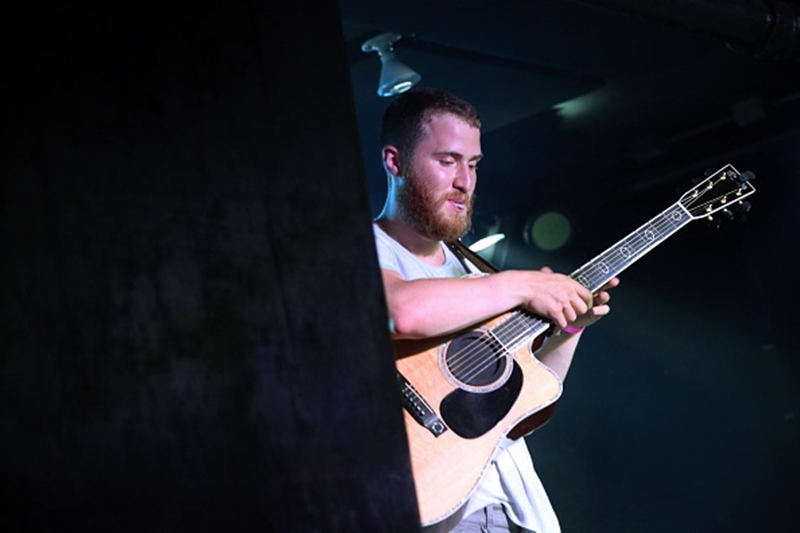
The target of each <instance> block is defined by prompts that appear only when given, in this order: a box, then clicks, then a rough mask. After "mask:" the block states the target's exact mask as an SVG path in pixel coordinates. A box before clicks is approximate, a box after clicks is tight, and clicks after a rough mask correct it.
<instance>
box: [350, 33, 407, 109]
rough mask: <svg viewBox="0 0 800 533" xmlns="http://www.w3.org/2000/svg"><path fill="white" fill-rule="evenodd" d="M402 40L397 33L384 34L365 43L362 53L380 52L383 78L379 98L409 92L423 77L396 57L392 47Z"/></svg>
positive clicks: (379, 88) (379, 84)
mask: <svg viewBox="0 0 800 533" xmlns="http://www.w3.org/2000/svg"><path fill="white" fill-rule="evenodd" d="M398 40H400V35H399V34H397V33H382V34H380V35H376V36H375V37H373V38H371V39H368V40H366V41H364V44H362V45H361V51H362V52H378V57H380V58H381V78H380V81H379V82H378V96H394V95H396V94H400V93H402V92H404V91H407V90H409V89H410V88H411V87H413V86H414V85H416V84H417V83H418V82H419V80H420V79H422V77H421V76H420V75H419V74H417V73H416V72H414V71H413V70H412V69H411V68H409V67H408V66H407V65H406V64H405V63H402V62H401V61H400V60H399V59H397V57H396V56H395V55H394V50H393V48H392V45H393V44H394V43H395V42H397V41H398Z"/></svg>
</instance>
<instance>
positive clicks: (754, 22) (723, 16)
mask: <svg viewBox="0 0 800 533" xmlns="http://www.w3.org/2000/svg"><path fill="white" fill-rule="evenodd" d="M574 1H577V2H579V3H582V4H590V5H594V6H598V7H602V8H606V9H609V10H612V11H617V12H622V13H627V14H631V15H638V16H641V17H645V18H649V19H654V20H663V21H667V22H669V23H672V24H677V25H679V26H685V27H687V28H689V29H691V30H693V31H696V32H700V33H705V34H708V35H711V36H713V37H716V38H719V39H722V40H724V41H725V42H726V44H728V46H729V47H730V48H732V49H734V50H737V51H741V52H748V53H751V54H755V55H762V56H770V57H775V58H780V59H798V58H800V5H798V2H795V1H789V0H670V1H669V2H644V1H642V0H574Z"/></svg>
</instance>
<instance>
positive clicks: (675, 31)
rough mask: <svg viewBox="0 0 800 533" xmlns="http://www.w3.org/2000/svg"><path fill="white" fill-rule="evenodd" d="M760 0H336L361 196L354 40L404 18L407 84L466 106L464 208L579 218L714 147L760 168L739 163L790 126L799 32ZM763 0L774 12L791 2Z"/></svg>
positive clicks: (670, 182)
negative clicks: (468, 164)
mask: <svg viewBox="0 0 800 533" xmlns="http://www.w3.org/2000/svg"><path fill="white" fill-rule="evenodd" d="M637 3H639V4H644V5H643V6H637V5H636V4H637ZM647 4H650V5H649V6H648V5H647ZM767 4H770V2H763V3H761V2H742V1H736V0H731V1H729V2H727V3H726V2H725V1H719V0H717V1H707V0H704V1H700V0H694V1H687V0H684V1H675V2H644V3H642V2H634V1H632V0H628V1H624V0H623V1H619V0H617V1H613V0H612V1H608V0H606V1H597V0H595V1H569V0H534V1H526V2H519V1H507V0H500V1H496V0H495V1H488V0H462V1H457V2H456V1H453V2H430V1H425V0H410V1H404V2H392V3H389V2H376V1H370V0H341V2H340V5H341V12H342V23H343V29H344V34H345V39H346V41H347V46H348V58H349V62H350V72H351V78H352V83H353V92H354V99H355V104H356V107H357V112H358V120H359V125H360V128H361V136H362V146H363V149H364V156H365V168H366V169H367V173H368V176H369V182H370V191H371V197H372V203H373V209H374V210H376V211H377V210H379V209H380V207H381V205H382V199H383V194H384V189H383V186H384V183H383V182H384V176H383V173H382V170H381V166H380V161H379V158H378V152H377V148H376V140H375V139H376V138H377V131H378V130H377V128H378V122H379V119H380V114H381V112H382V110H383V108H384V106H385V105H386V104H387V99H385V98H380V97H378V95H377V94H376V88H377V80H378V75H379V72H380V63H379V61H378V56H377V54H375V53H374V52H370V53H364V52H362V51H361V44H362V43H363V42H364V41H365V40H366V39H368V38H370V37H372V36H375V35H377V34H380V33H383V32H388V31H391V32H397V33H400V34H402V36H403V37H402V39H401V40H400V41H399V42H397V44H396V45H395V52H396V53H397V55H398V57H399V58H400V59H401V60H403V61H404V62H405V63H407V64H408V65H410V66H411V67H412V68H414V69H415V70H416V71H417V72H419V73H420V74H421V75H422V81H421V82H420V85H427V86H436V87H444V88H447V89H450V90H452V91H454V92H456V93H457V94H459V95H461V96H463V97H465V98H466V99H468V100H470V101H471V102H472V103H473V104H474V105H475V106H476V107H477V108H478V110H479V112H480V114H481V116H482V118H483V121H484V128H483V130H484V138H483V144H484V153H485V156H486V157H485V160H484V161H483V162H482V164H481V172H480V176H481V178H480V180H481V181H480V184H479V187H478V195H479V201H478V209H477V215H476V222H478V223H479V222H480V221H481V217H482V216H483V217H487V218H492V217H495V216H502V217H506V218H513V219H515V220H516V221H517V222H516V223H515V224H516V225H517V226H518V225H521V224H524V220H526V219H527V218H528V217H530V216H532V215H533V214H535V213H536V212H537V210H541V209H545V208H546V207H547V204H559V205H562V206H563V208H565V209H571V210H572V211H571V216H573V217H575V216H577V217H579V218H580V217H584V216H587V215H589V214H592V213H593V214H595V215H596V214H597V213H599V212H601V211H603V210H608V209H616V208H618V207H619V203H620V202H627V201H631V200H633V201H635V200H640V201H644V200H645V199H648V196H647V194H648V192H650V191H653V192H652V194H653V195H655V194H657V193H655V192H654V191H655V189H657V188H658V187H659V186H669V188H670V189H669V190H670V193H671V195H670V196H669V197H667V198H663V199H661V202H662V203H665V202H670V203H671V202H672V201H674V200H676V197H675V196H674V194H673V193H674V192H675V191H676V190H680V189H681V188H682V187H684V188H688V187H689V186H690V185H691V183H690V180H691V179H692V178H694V177H696V176H699V175H702V172H703V171H705V170H707V169H710V168H714V169H716V168H719V167H720V166H722V165H723V164H725V163H732V164H733V165H734V166H736V167H737V168H739V170H748V169H750V170H753V171H754V172H756V174H757V175H760V173H761V172H762V171H768V172H770V171H771V169H766V168H764V167H763V164H762V165H761V166H760V167H759V168H748V165H751V164H757V163H760V162H761V161H760V160H759V157H758V156H760V155H762V154H764V153H766V152H768V151H770V150H782V149H783V147H784V145H785V144H786V142H787V137H789V136H794V138H795V139H796V136H797V133H798V128H799V127H800V72H799V71H798V67H800V62H798V61H797V56H798V54H797V51H798V50H799V49H800V47H798V38H797V35H794V34H792V33H791V31H788V30H783V31H782V33H781V34H778V32H777V30H772V31H773V33H772V34H771V33H770V31H771V30H770V26H769V23H770V20H772V19H770V11H769V7H768V5H767ZM772 4H774V5H775V6H777V8H783V10H781V9H778V13H779V14H781V13H784V12H785V10H786V7H787V6H791V5H792V4H790V3H788V2H785V1H776V2H772ZM726 6H727V7H726ZM742 6H745V7H746V8H745V7H742ZM748 6H749V7H748ZM631 9H635V10H640V11H641V12H640V13H637V14H632V13H631V12H625V11H630V10H631ZM799 10H800V9H799ZM773 18H774V19H775V20H778V21H779V22H780V21H783V20H787V18H786V16H785V15H782V16H781V17H779V18H775V17H773ZM781 143H783V145H781V146H778V145H780V144H781ZM784 155H787V154H786V151H785V150H783V151H782V152H781V153H780V155H776V154H774V153H772V152H770V154H769V156H770V161H772V160H773V159H774V157H776V156H777V157H783V156H784ZM788 156H794V153H791V154H788ZM794 162H795V163H796V162H797V160H796V159H795V161H794ZM771 179H780V178H779V177H778V176H772V177H771ZM649 199H650V200H652V201H654V202H656V203H657V202H658V200H659V198H658V197H656V196H650V197H649ZM646 207H647V206H646V205H645V206H643V207H642V209H643V211H642V213H638V214H639V215H640V218H641V216H644V215H645V214H646V213H647V211H646V210H645V209H646ZM653 214H655V213H653ZM620 216H622V215H620ZM634 221H635V222H640V220H638V219H629V220H628V223H629V224H631V223H633V222H634ZM578 224H580V221H578ZM631 229H632V228H631ZM620 236H621V235H620Z"/></svg>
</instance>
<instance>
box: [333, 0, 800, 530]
mask: <svg viewBox="0 0 800 533" xmlns="http://www.w3.org/2000/svg"><path fill="white" fill-rule="evenodd" d="M340 6H341V13H342V24H343V30H344V35H345V39H346V44H347V51H348V59H349V66H350V74H351V80H352V86H353V96H354V101H355V105H356V109H357V114H358V122H359V127H360V131H361V133H360V134H361V142H362V148H363V154H364V167H365V169H366V172H367V176H368V180H369V188H370V195H371V201H372V207H373V210H374V211H375V213H376V214H377V212H378V211H379V210H380V208H381V206H382V202H383V196H384V194H385V183H384V181H385V177H384V175H383V171H382V168H381V163H380V159H379V152H378V147H377V141H376V139H377V136H378V124H379V119H380V115H381V112H382V110H383V108H384V107H385V105H386V104H387V99H385V98H380V97H378V95H377V94H376V89H377V81H378V75H379V72H380V63H379V61H378V57H377V55H376V54H375V53H364V52H362V51H361V49H360V47H361V44H362V43H363V42H364V41H365V40H367V39H368V38H370V37H373V36H375V35H377V34H380V33H384V32H397V33H401V34H402V35H403V38H402V39H401V40H400V41H399V42H398V43H397V44H396V46H395V51H396V53H397V55H398V57H399V58H400V59H401V60H403V61H404V62H406V63H407V64H408V65H409V66H411V67H412V68H414V69H415V70H416V71H417V72H419V73H420V74H421V75H422V81H421V85H426V86H436V87H443V88H447V89H450V90H452V91H454V92H456V93H457V94H460V95H461V96H463V97H465V98H466V99H468V100H470V101H471V102H472V103H473V104H474V105H475V106H476V107H477V109H478V111H479V112H480V113H481V115H482V117H483V121H484V128H483V132H484V135H483V139H482V142H483V152H484V155H485V158H484V160H483V161H482V162H481V168H480V171H479V183H478V189H477V194H478V200H477V204H476V216H475V222H476V223H475V229H474V231H473V233H472V234H471V235H468V236H467V237H466V238H465V240H467V241H468V242H469V241H471V240H472V239H475V238H477V237H480V236H482V234H483V232H485V231H486V230H487V228H488V227H489V226H491V225H492V224H499V226H496V227H495V228H494V229H498V227H499V229H500V230H501V231H503V232H504V233H506V234H507V236H508V238H507V239H506V240H505V241H503V242H502V243H501V244H499V245H497V246H496V247H495V248H494V249H493V250H492V251H490V252H488V255H489V258H490V259H491V260H492V261H493V262H494V263H495V264H497V266H499V267H500V268H511V267H515V268H517V267H519V268H538V267H539V266H541V265H542V264H546V265H550V266H552V267H554V268H555V269H557V270H560V271H566V272H570V271H571V269H573V268H575V267H578V266H579V265H581V264H583V262H584V261H587V260H589V259H590V258H591V257H593V256H595V255H596V254H598V253H599V252H601V251H602V250H603V249H605V248H607V247H608V246H610V245H612V244H613V243H614V242H616V241H617V240H618V239H620V238H622V237H624V236H625V235H627V234H628V233H629V232H631V231H633V230H634V229H635V228H636V227H638V226H639V224H641V223H643V222H645V221H647V220H648V219H650V218H651V217H654V216H655V215H656V214H657V213H659V212H660V211H661V210H662V209H664V208H666V207H667V206H669V205H671V204H672V203H673V202H675V201H677V199H678V197H679V193H680V192H683V191H685V190H687V189H688V188H690V187H692V184H693V181H692V180H693V179H694V180H696V179H697V178H700V177H702V176H703V173H704V171H706V170H708V169H717V168H719V167H721V166H723V165H724V164H726V163H731V164H733V165H734V166H735V167H736V168H738V169H739V170H740V171H745V170H751V171H753V172H754V173H755V175H756V177H757V179H756V180H755V182H754V184H755V186H756V189H757V193H756V194H755V195H754V196H753V198H752V206H753V207H752V209H751V211H750V212H749V213H747V214H746V215H745V216H739V217H737V219H736V220H735V221H733V222H732V223H728V224H724V225H723V226H722V227H720V228H713V227H711V226H709V225H706V224H704V223H700V224H697V225H695V224H692V225H691V226H692V227H691V228H689V229H687V230H685V231H682V232H681V234H680V236H677V237H676V238H675V239H674V242H670V243H667V244H665V245H664V246H662V247H659V248H658V249H657V250H655V251H653V252H652V253H651V255H649V256H648V257H647V258H645V260H644V261H642V264H641V265H636V268H631V269H630V270H629V271H627V272H626V273H624V275H623V276H622V280H623V284H622V286H621V287H620V288H619V289H617V290H616V291H615V295H614V300H613V302H614V309H615V311H614V313H612V316H611V317H609V318H608V319H606V320H604V322H603V323H602V324H603V325H602V327H600V328H597V330H596V331H594V332H593V333H592V341H591V342H588V343H583V344H582V348H581V350H582V354H581V357H580V364H579V365H574V368H575V366H577V368H575V369H574V370H572V371H571V373H570V379H569V384H568V387H567V392H566V395H565V397H564V399H562V402H561V405H562V407H560V408H559V409H561V411H560V413H561V414H560V415H559V417H558V419H557V420H558V421H557V422H556V423H555V424H553V425H548V428H547V429H545V430H544V431H543V434H537V435H538V436H537V437H536V438H535V439H534V443H535V444H533V446H535V447H537V448H538V449H539V452H538V453H537V454H535V455H536V456H537V457H538V460H539V462H538V463H537V464H538V465H539V468H540V473H542V475H543V477H544V478H545V484H546V485H548V487H549V491H550V493H551V496H552V498H553V500H554V502H555V506H556V509H557V511H558V512H559V514H560V515H561V517H562V522H563V525H564V527H565V531H606V530H608V531H616V532H621V531H665V532H666V531H674V530H676V529H677V530H680V529H689V530H692V531H750V530H759V531H797V530H798V529H797V528H798V527H800V516H798V511H797V510H796V509H795V508H796V501H797V499H798V498H800V482H798V479H800V459H799V458H798V454H797V449H798V445H799V443H800V428H798V423H797V421H798V418H799V417H800V414H799V412H800V392H798V391H800V364H799V363H798V359H800V358H799V357H798V354H800V339H799V338H798V331H800V326H798V324H800V312H798V309H799V307H798V302H799V301H800V288H799V284H798V283H797V276H796V273H795V272H794V269H793V267H792V263H791V261H790V259H789V258H792V257H795V256H796V255H797V253H798V252H800V249H799V248H800V247H799V246H798V244H799V243H800V238H798V234H797V233H798V229H800V214H798V210H797V208H796V207H795V206H796V199H797V198H798V197H800V183H799V182H798V175H799V173H798V167H799V166H800V61H799V60H798V59H799V58H800V53H798V51H799V50H800V45H799V44H798V43H800V38H798V32H799V31H800V29H798V28H799V27H800V23H798V18H797V15H796V13H800V2H797V1H792V2H789V1H785V0H763V1H749V0H728V1H725V0H716V1H710V0H673V1H669V2H655V1H653V2H645V1H642V0H596V1H577V0H575V1H570V0H529V1H508V0H493V1H489V0H462V1H450V2H431V1H426V0H407V1H403V2H391V3H390V2H378V1H374V0H340ZM632 11H638V13H634V12H632ZM550 211H558V212H560V213H562V214H563V215H564V216H566V217H567V219H568V220H569V221H570V222H571V224H572V234H571V238H570V240H569V241H568V242H567V244H566V245H565V246H564V247H562V248H561V249H558V250H552V251H547V250H543V249H537V248H536V247H535V246H531V245H530V242H529V241H526V240H525V239H524V236H523V234H524V231H525V228H526V227H527V224H528V223H529V222H530V221H532V220H535V219H536V217H537V216H539V215H540V214H542V213H546V212H550ZM565 402H567V403H566V407H563V405H564V403H565ZM587 444H588V445H587ZM610 480H613V483H612V484H611V485H609V481H610ZM676 509H680V510H681V512H679V513H677V515H680V516H677V515H676V513H675V512H674V511H675V510H676ZM767 517H769V518H767ZM598 520H600V521H602V522H604V524H605V525H604V526H601V525H599V524H598ZM764 520H767V522H764ZM688 524H691V525H688ZM604 527H605V528H607V529H604Z"/></svg>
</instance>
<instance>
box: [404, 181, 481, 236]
mask: <svg viewBox="0 0 800 533" xmlns="http://www.w3.org/2000/svg"><path fill="white" fill-rule="evenodd" d="M450 199H456V200H458V201H461V202H463V203H464V205H465V206H466V211H464V213H463V214H462V215H461V216H457V217H455V218H447V217H445V216H444V215H442V214H441V213H440V209H441V207H442V206H443V205H444V204H445V203H446V202H447V201H448V200H450ZM474 202H475V196H474V195H472V196H469V197H468V196H467V195H465V194H453V195H448V196H441V197H439V198H437V197H435V196H434V193H433V191H431V190H430V188H428V187H425V184H424V181H423V180H422V179H421V178H420V177H419V175H418V174H416V173H415V172H414V171H412V170H411V169H408V171H407V173H406V179H405V182H404V183H403V185H402V186H401V188H400V190H399V191H398V204H399V206H400V215H401V216H402V218H403V220H404V221H405V222H406V224H408V225H409V226H411V227H412V228H414V230H416V231H417V233H419V234H420V235H422V236H423V237H425V238H428V239H431V240H437V241H445V242H448V241H455V240H457V239H460V238H461V237H463V236H464V235H465V234H466V233H467V232H468V231H469V229H470V227H471V225H472V206H473V204H474Z"/></svg>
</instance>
